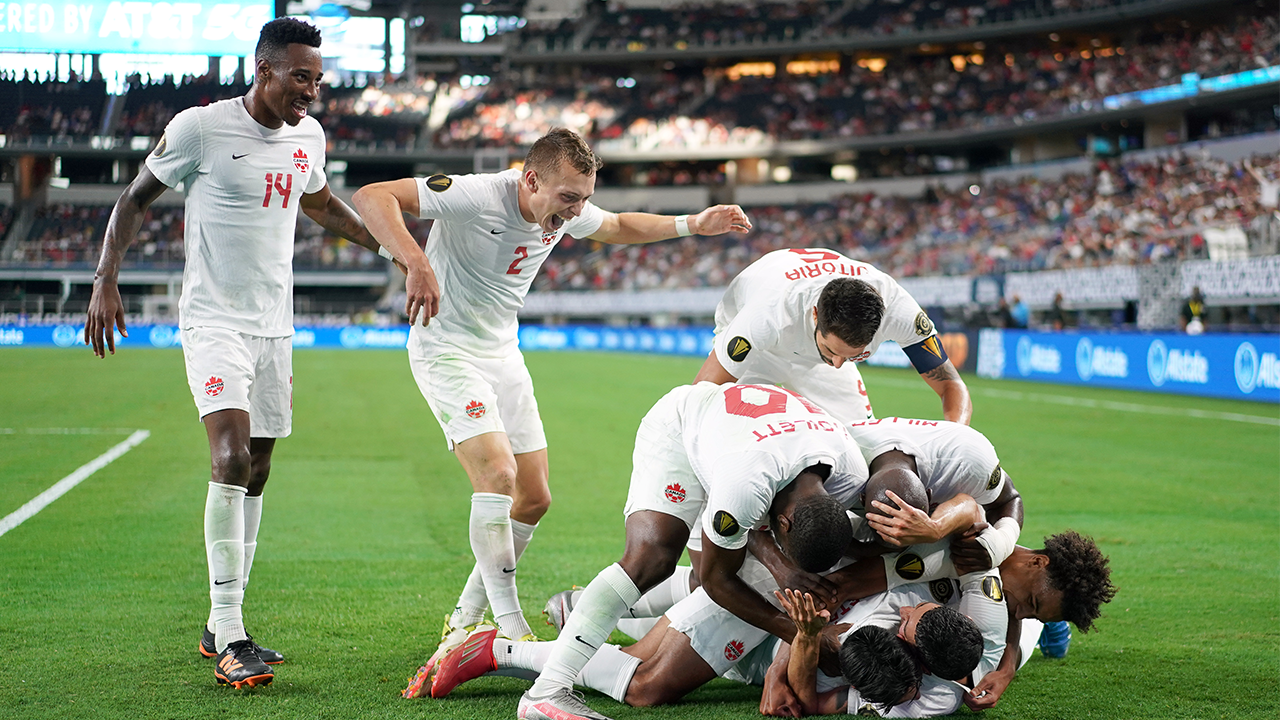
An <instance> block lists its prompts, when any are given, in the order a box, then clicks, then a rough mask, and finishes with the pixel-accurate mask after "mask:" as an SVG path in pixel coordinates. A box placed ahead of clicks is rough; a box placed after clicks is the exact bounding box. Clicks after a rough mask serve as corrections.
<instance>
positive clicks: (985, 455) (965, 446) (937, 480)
mask: <svg viewBox="0 0 1280 720" xmlns="http://www.w3.org/2000/svg"><path fill="white" fill-rule="evenodd" d="M849 433H850V434H851V435H852V436H853V439H854V441H855V442H857V443H858V447H860V448H862V457H863V458H864V459H866V461H867V464H868V465H870V464H871V461H872V460H875V459H876V458H877V457H880V456H881V455H883V454H884V453H886V452H889V451H890V450H901V451H902V452H904V453H906V454H908V455H910V456H912V457H913V458H915V461H916V471H917V474H918V475H919V476H920V482H922V483H924V486H925V488H926V489H927V490H929V493H930V499H931V500H932V502H934V503H941V502H943V501H946V500H949V499H951V498H953V497H955V496H956V495H959V494H961V493H964V494H966V495H970V496H972V497H973V499H974V500H976V501H977V502H978V504H979V505H989V504H990V503H992V502H995V500H996V498H998V497H1000V492H1001V491H1002V490H1003V489H1004V482H1005V477H1006V476H1005V474H1004V471H1003V470H1002V469H1001V468H1000V458H999V457H997V456H996V449H995V448H994V447H993V446H992V445H991V441H989V440H987V438H986V437H985V436H983V434H982V433H980V432H978V431H977V430H974V429H973V428H971V427H969V426H968V425H962V424H960V423H953V422H947V421H945V420H912V419H909V418H897V417H890V418H881V419H879V420H868V421H866V422H856V423H852V424H851V425H850V426H849Z"/></svg>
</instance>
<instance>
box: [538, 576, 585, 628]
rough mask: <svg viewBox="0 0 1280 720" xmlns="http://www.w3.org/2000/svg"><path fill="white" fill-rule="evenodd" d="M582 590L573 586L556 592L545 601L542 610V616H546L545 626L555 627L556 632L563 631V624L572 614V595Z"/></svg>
mask: <svg viewBox="0 0 1280 720" xmlns="http://www.w3.org/2000/svg"><path fill="white" fill-rule="evenodd" d="M581 589H582V588H580V587H578V586H577V585H574V586H573V587H572V588H571V589H569V590H565V591H563V592H558V593H556V594H555V595H552V596H551V599H549V600H547V605H546V607H544V608H542V614H543V615H546V616H547V624H548V625H551V626H553V627H555V629H556V632H559V631H560V630H562V629H564V624H565V622H566V621H567V620H568V619H569V614H570V613H572V612H573V594H574V593H575V592H577V591H579V590H581Z"/></svg>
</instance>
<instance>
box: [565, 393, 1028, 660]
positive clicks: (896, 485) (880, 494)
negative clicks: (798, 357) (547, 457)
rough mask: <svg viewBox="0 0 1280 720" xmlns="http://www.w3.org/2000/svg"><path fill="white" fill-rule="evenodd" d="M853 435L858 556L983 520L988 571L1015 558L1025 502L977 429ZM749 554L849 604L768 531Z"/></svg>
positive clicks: (781, 575)
mask: <svg viewBox="0 0 1280 720" xmlns="http://www.w3.org/2000/svg"><path fill="white" fill-rule="evenodd" d="M849 430H850V435H852V436H853V438H854V441H855V442H857V443H858V447H859V448H860V450H861V452H862V456H863V458H864V459H865V460H866V461H867V465H868V468H869V469H870V472H871V479H870V481H869V482H868V483H867V487H866V491H865V493H864V495H865V497H860V498H859V501H858V502H857V503H856V504H855V505H854V507H853V508H852V509H853V510H854V512H855V513H856V514H858V515H865V518H866V523H861V522H859V523H858V531H857V532H856V533H855V537H856V538H857V539H858V540H860V541H865V542H866V545H864V546H863V547H862V549H860V550H858V551H857V552H859V553H861V554H880V553H884V552H888V551H890V550H894V551H896V550H897V549H900V548H901V547H903V546H906V545H915V544H928V543H932V542H936V541H938V540H940V539H942V538H944V537H947V536H949V535H952V534H955V533H958V532H960V531H962V530H965V529H968V528H969V527H971V526H972V525H973V523H975V522H977V521H979V520H984V519H985V520H987V521H988V522H989V523H990V524H991V527H988V528H987V529H986V530H984V531H983V532H982V534H981V535H980V537H979V542H980V543H981V545H982V547H983V548H984V549H985V551H986V552H987V553H988V558H989V560H988V562H989V564H988V565H987V567H993V566H996V565H999V564H1000V562H1002V561H1003V560H1004V559H1005V557H1007V556H1008V554H1009V553H1010V552H1011V551H1012V549H1013V546H1014V544H1015V543H1016V542H1017V540H1018V535H1019V532H1020V530H1021V526H1022V519H1023V506H1022V497H1021V495H1019V494H1018V491H1017V489H1016V488H1015V487H1014V485H1013V481H1012V479H1010V478H1009V475H1008V473H1006V472H1005V471H1004V470H1003V468H1002V467H1001V464H1000V458H999V456H998V455H997V454H996V451H995V448H994V447H993V446H992V445H991V443H990V442H989V441H988V440H987V439H986V437H984V436H983V435H982V434H981V433H979V432H978V431H977V430H974V429H973V428H971V427H969V426H967V425H962V424H959V423H951V422H945V421H941V422H940V421H934V420H912V419H906V418H884V419H882V420H870V421H866V422H860V423H854V424H852V425H851V426H850V427H849ZM889 493H893V494H892V495H890V494H889ZM969 498H972V499H973V500H975V501H976V503H977V505H980V506H981V508H982V510H985V513H982V512H981V511H980V510H979V508H978V507H976V506H975V504H974V502H965V501H966V500H967V499H969ZM899 503H902V504H901V505H899ZM926 509H931V510H932V512H925V510H926ZM747 547H748V549H749V550H750V551H751V552H752V554H753V555H755V556H757V557H758V558H759V559H760V560H761V561H762V562H764V564H765V566H766V567H767V568H769V570H770V571H771V572H772V573H773V575H774V576H775V577H776V578H777V579H778V585H779V587H783V588H793V589H797V590H801V591H804V592H810V593H813V594H814V596H815V597H817V598H818V599H819V600H820V601H821V602H822V603H823V605H824V606H826V607H828V608H835V607H839V605H840V604H841V603H842V602H843V601H844V598H842V597H841V595H840V592H839V588H838V585H837V583H838V582H839V574H837V575H835V576H833V577H829V578H828V577H822V576H820V575H818V574H815V573H806V572H803V571H802V570H800V569H799V568H797V567H795V564H794V563H790V562H788V561H787V560H786V558H785V557H783V556H782V555H781V554H779V553H778V552H777V550H776V547H777V546H776V544H775V543H774V542H773V539H772V538H771V537H769V533H768V532H760V531H753V532H752V533H751V536H750V538H749V540H748V546H747ZM697 584H698V579H697V574H696V572H695V571H693V570H692V569H689V570H687V571H686V572H682V573H676V574H675V575H673V579H672V580H670V581H667V582H664V583H662V584H660V585H659V586H658V587H656V588H654V589H653V590H651V591H650V592H648V593H646V594H645V596H644V597H642V598H641V600H640V602H638V603H637V604H636V605H633V606H632V607H631V608H630V613H629V615H630V616H631V617H632V618H646V617H647V618H656V617H659V616H661V615H662V614H663V613H664V612H666V610H667V609H668V608H669V607H671V605H672V604H674V603H675V602H677V601H679V600H681V599H682V598H684V597H687V596H688V594H689V593H690V592H692V591H693V589H694V588H696V587H697ZM557 598H559V599H558V600H557ZM557 598H553V599H552V601H551V602H549V603H548V608H547V611H548V613H549V614H555V613H557V612H558V609H557V605H562V604H563V603H564V602H566V598H563V597H560V596H557ZM567 600H568V601H569V602H572V599H567ZM646 629H647V628H646ZM623 630H624V631H627V630H631V631H632V632H633V634H634V635H635V636H638V635H642V634H643V632H635V631H634V630H633V628H632V627H631V624H630V622H628V623H627V624H626V625H624V626H623Z"/></svg>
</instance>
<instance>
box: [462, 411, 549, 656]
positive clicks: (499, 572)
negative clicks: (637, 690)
mask: <svg viewBox="0 0 1280 720" xmlns="http://www.w3.org/2000/svg"><path fill="white" fill-rule="evenodd" d="M454 454H455V455H456V456H457V458H458V462H459V463H461V464H462V469H463V470H465V471H466V473H467V477H468V478H469V479H470V480H471V487H472V489H473V490H474V491H475V493H474V494H473V495H472V496H471V524H470V525H471V550H472V552H473V553H475V556H476V568H475V570H473V571H472V575H473V576H475V575H479V579H480V580H481V581H482V582H483V586H484V591H485V598H486V600H487V604H488V605H490V606H491V607H492V608H493V614H494V618H495V619H496V620H497V622H498V628H499V629H500V630H501V631H502V634H503V635H505V636H507V637H510V638H513V639H521V638H524V637H526V636H529V635H532V633H531V631H530V629H529V624H528V622H526V621H525V619H524V614H523V613H522V612H521V610H520V600H519V598H518V597H517V596H516V580H515V574H516V561H517V559H518V557H519V555H518V553H517V552H516V538H515V534H516V532H517V528H518V529H519V532H520V534H521V536H522V540H523V543H522V544H523V545H527V544H528V541H529V539H530V538H531V537H532V535H533V527H534V526H536V523H537V521H538V520H539V519H541V517H542V515H543V514H545V513H546V509H547V507H548V506H549V505H550V504H551V492H550V490H549V489H548V488H547V459H546V450H545V449H543V450H539V451H536V452H533V453H522V454H521V455H522V457H521V460H523V462H520V461H518V460H517V458H516V456H515V454H514V453H512V451H511V442H510V440H509V439H508V438H507V435H506V433H500V432H492V433H484V434H482V435H477V436H476V437H473V438H469V439H467V440H464V441H462V442H460V443H458V444H457V446H455V448H454ZM522 465H523V468H522ZM522 470H523V472H522ZM517 497H519V500H520V505H519V507H517V506H516V498H517ZM513 518H514V521H515V523H520V525H519V526H517V525H515V524H514V523H513ZM528 520H532V522H526V521H528ZM521 549H523V548H521ZM476 589H477V588H476V587H475V584H474V583H473V582H472V581H471V580H469V581H468V584H467V587H466V588H464V592H463V596H462V597H461V598H460V601H459V607H458V610H457V611H455V612H456V613H457V614H459V615H460V617H459V618H458V619H459V620H460V621H461V622H460V624H456V623H454V622H453V618H452V617H451V618H450V624H451V625H454V626H455V627H458V628H460V627H462V626H465V625H470V624H473V623H475V622H479V620H480V619H481V617H483V614H484V606H485V605H484V604H482V603H480V602H479V597H478V595H477V593H476ZM477 606H478V607H477ZM477 611H478V615H479V617H476V615H477Z"/></svg>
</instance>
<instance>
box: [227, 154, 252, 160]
mask: <svg viewBox="0 0 1280 720" xmlns="http://www.w3.org/2000/svg"><path fill="white" fill-rule="evenodd" d="M248 154H249V153H245V154H244V155H236V154H235V153H231V159H232V160H239V159H240V158H242V157H245V156H246V155H248Z"/></svg>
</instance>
